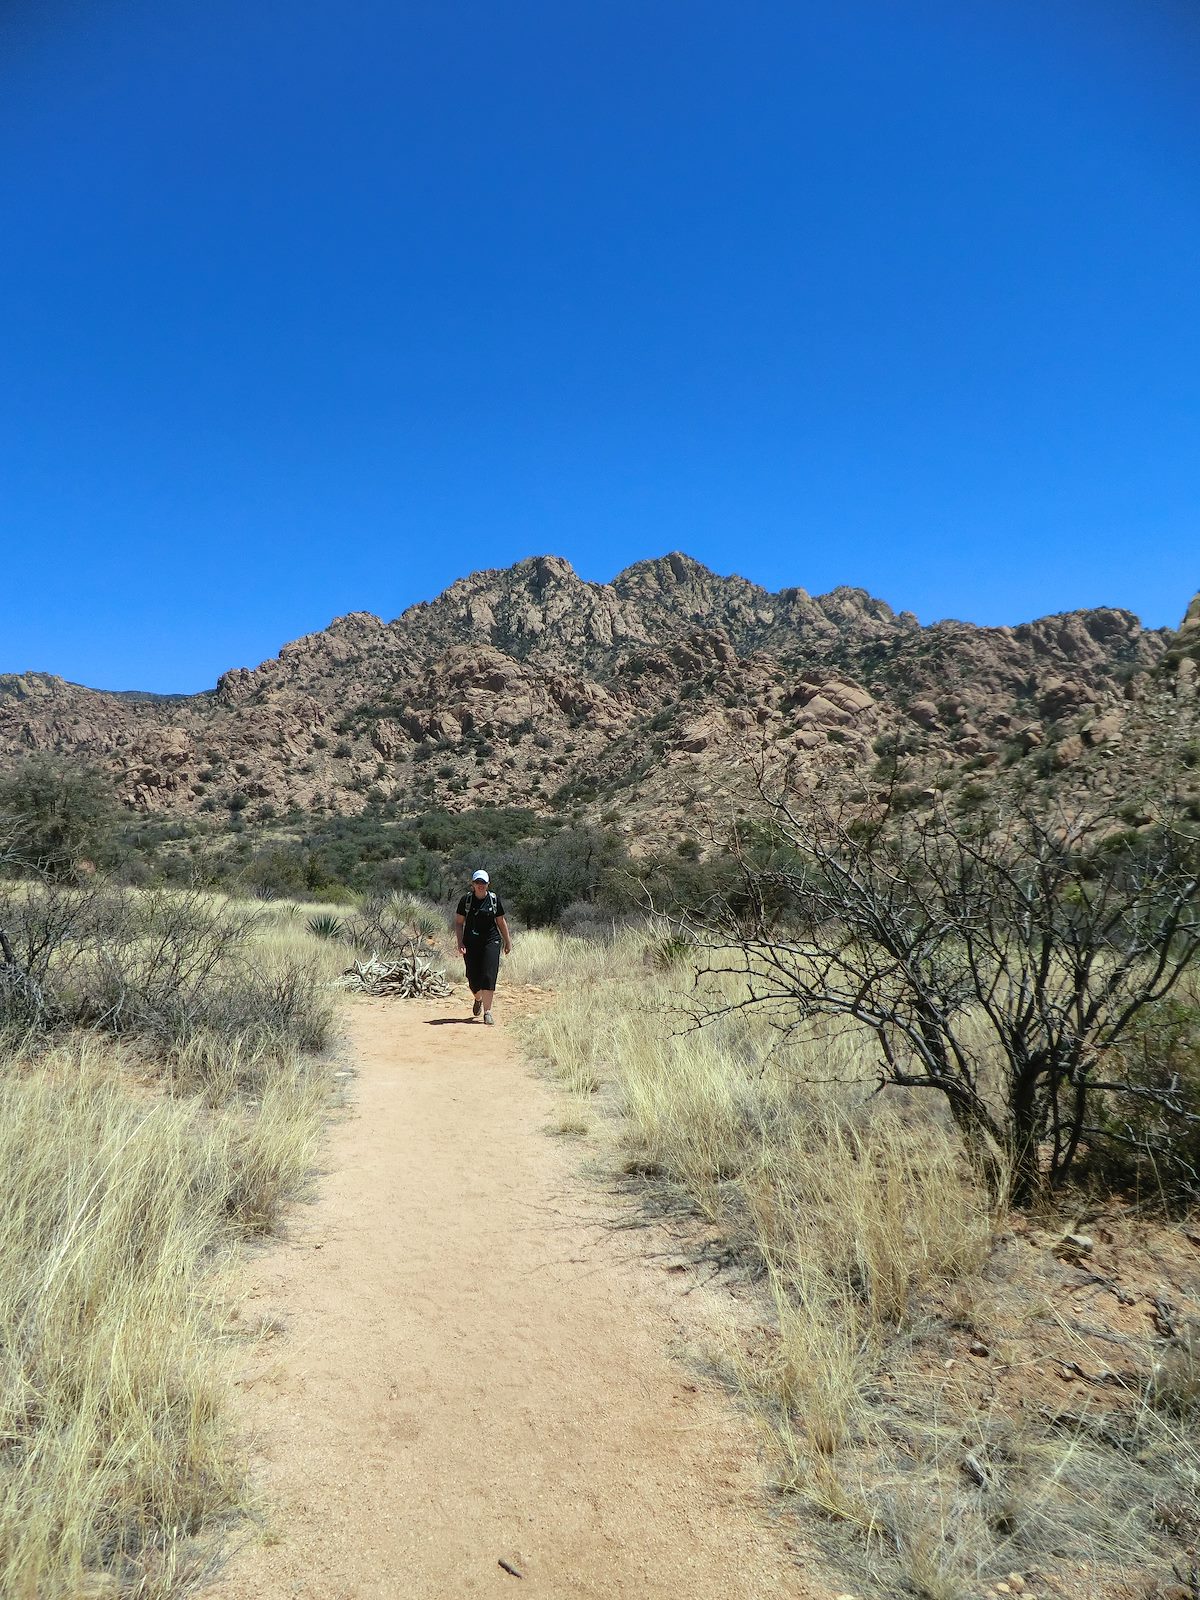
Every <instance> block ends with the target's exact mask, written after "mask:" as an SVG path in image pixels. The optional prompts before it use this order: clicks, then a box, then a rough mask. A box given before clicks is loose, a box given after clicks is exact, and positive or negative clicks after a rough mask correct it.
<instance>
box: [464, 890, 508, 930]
mask: <svg viewBox="0 0 1200 1600" xmlns="http://www.w3.org/2000/svg"><path fill="white" fill-rule="evenodd" d="M456 915H457V916H460V917H463V918H465V919H466V920H465V926H464V927H463V934H464V936H465V937H466V938H468V939H499V937H500V934H499V931H498V930H497V928H496V918H497V917H502V916H503V915H504V902H503V900H501V898H500V896H499V895H498V894H492V893H491V892H490V891H489V892H488V893H487V894H485V895H483V896H482V897H480V898H479V899H477V898H476V896H475V891H474V890H473V889H471V890H468V891H467V893H466V894H465V895H463V897H462V899H461V900H460V901H459V902H458V909H457V912H456Z"/></svg>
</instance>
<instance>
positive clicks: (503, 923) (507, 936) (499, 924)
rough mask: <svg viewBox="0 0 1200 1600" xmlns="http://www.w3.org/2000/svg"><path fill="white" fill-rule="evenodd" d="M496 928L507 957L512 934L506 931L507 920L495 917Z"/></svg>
mask: <svg viewBox="0 0 1200 1600" xmlns="http://www.w3.org/2000/svg"><path fill="white" fill-rule="evenodd" d="M496 926H497V927H498V928H499V929H500V937H501V938H502V939H503V940H504V954H505V955H508V953H509V951H510V950H511V949H512V934H511V933H509V931H508V918H507V917H497V918H496Z"/></svg>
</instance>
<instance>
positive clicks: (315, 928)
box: [308, 911, 346, 939]
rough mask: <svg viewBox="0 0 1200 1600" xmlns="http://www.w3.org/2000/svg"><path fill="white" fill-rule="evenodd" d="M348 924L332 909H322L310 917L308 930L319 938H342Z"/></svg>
mask: <svg viewBox="0 0 1200 1600" xmlns="http://www.w3.org/2000/svg"><path fill="white" fill-rule="evenodd" d="M345 926H346V924H345V923H344V922H343V921H342V919H341V917H335V916H334V914H333V912H332V911H321V912H318V914H317V915H316V916H315V917H309V919H308V931H309V933H311V934H314V935H315V936H316V937H317V938H318V939H340V938H341V936H342V933H343V931H344V930H345Z"/></svg>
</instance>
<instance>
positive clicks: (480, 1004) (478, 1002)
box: [471, 1000, 483, 1017]
mask: <svg viewBox="0 0 1200 1600" xmlns="http://www.w3.org/2000/svg"><path fill="white" fill-rule="evenodd" d="M482 1010H483V1001H482V1000H476V1002H475V1004H474V1005H473V1006H472V1007H471V1015H472V1016H473V1017H477V1016H478V1015H479V1013H480V1012H481V1011H482Z"/></svg>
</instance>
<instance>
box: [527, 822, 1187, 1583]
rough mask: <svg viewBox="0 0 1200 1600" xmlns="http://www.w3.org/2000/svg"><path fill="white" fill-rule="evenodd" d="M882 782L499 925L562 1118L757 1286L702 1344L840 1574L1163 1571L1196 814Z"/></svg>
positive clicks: (1181, 1396)
mask: <svg viewBox="0 0 1200 1600" xmlns="http://www.w3.org/2000/svg"><path fill="white" fill-rule="evenodd" d="M889 799H890V794H888V793H885V794H884V796H883V798H882V801H881V802H878V803H876V804H875V805H874V806H873V807H865V806H863V805H861V804H860V805H859V806H858V808H857V810H856V811H855V812H853V813H850V812H848V811H847V810H845V809H841V808H838V809H834V808H831V807H829V806H826V805H825V804H824V802H823V800H822V798H821V796H820V795H819V794H818V795H815V796H814V795H809V796H807V797H806V798H805V800H804V801H803V805H804V810H803V813H801V811H800V810H799V806H800V804H801V802H800V801H799V800H797V799H796V798H795V797H793V798H792V800H791V801H782V802H780V803H779V804H778V805H777V806H776V807H775V808H774V810H773V811H772V810H770V809H767V810H766V811H760V812H759V813H758V815H757V818H756V820H755V821H754V822H753V823H747V822H745V821H742V822H739V823H738V824H737V825H736V826H735V828H734V830H733V833H732V835H731V836H730V837H729V841H728V845H729V851H730V854H731V856H732V857H733V858H734V859H736V861H737V863H738V866H739V872H740V883H739V885H738V886H737V887H736V889H735V890H734V891H733V892H730V891H729V890H728V889H722V888H721V887H720V886H718V887H717V888H716V889H715V890H714V892H713V894H712V895H711V896H709V897H708V898H707V899H705V900H703V901H702V902H699V903H697V904H694V905H693V906H692V907H691V908H690V912H689V913H687V914H683V913H680V914H677V915H675V916H671V917H662V918H660V919H659V920H658V921H657V922H656V923H655V924H652V925H651V927H650V928H649V929H647V928H646V927H645V926H643V927H633V926H625V927H623V928H622V927H618V926H616V925H615V924H614V925H613V927H612V929H611V931H610V933H609V935H608V937H607V938H597V937H596V936H595V934H594V933H593V935H592V937H591V938H584V939H579V938H576V939H571V938H564V937H562V936H561V935H551V934H545V935H540V936H539V935H526V936H525V938H524V939H523V940H522V941H521V943H520V944H519V945H518V949H517V955H516V956H515V958H514V961H513V963H512V964H511V965H510V973H511V974H512V975H513V976H515V975H516V974H517V973H518V972H521V973H523V974H524V975H525V976H526V977H527V978H528V979H529V980H530V981H533V982H536V983H541V984H544V985H547V986H549V987H551V988H552V989H553V990H554V991H555V992H556V996H557V998H556V1000H555V1002H554V1003H553V1005H551V1006H550V1007H549V1008H548V1009H546V1010H545V1011H543V1012H542V1013H541V1014H539V1015H538V1016H537V1017H536V1018H535V1019H534V1020H533V1021H532V1022H531V1023H530V1024H529V1034H530V1040H531V1044H532V1046H533V1048H534V1049H535V1050H536V1052H537V1053H538V1055H539V1056H540V1057H541V1059H542V1060H543V1061H544V1062H545V1063H546V1066H547V1070H548V1071H549V1072H551V1073H552V1074H553V1075H554V1076H555V1077H556V1078H557V1079H558V1081H559V1082H560V1083H561V1084H562V1086H563V1088H564V1090H565V1091H566V1092H567V1093H568V1094H569V1096H570V1097H571V1110H570V1111H569V1113H567V1114H566V1115H564V1117H563V1119H562V1129H561V1131H563V1132H571V1133H577V1134H589V1135H591V1136H592V1137H593V1139H594V1140H595V1141H596V1143H597V1146H598V1148H599V1149H600V1150H602V1151H603V1152H604V1160H605V1161H606V1163H607V1164H608V1169H609V1170H610V1172H612V1173H613V1174H614V1175H615V1177H616V1179H617V1181H618V1182H619V1183H620V1184H621V1185H622V1186H623V1187H624V1189H625V1190H626V1192H627V1193H630V1194H632V1195H633V1196H634V1197H635V1198H636V1199H637V1201H638V1202H639V1203H641V1204H644V1205H645V1207H646V1213H647V1215H648V1217H650V1218H657V1219H659V1220H660V1221H661V1219H662V1218H663V1217H664V1216H668V1217H671V1218H673V1219H674V1224H673V1225H674V1226H675V1227H676V1228H677V1231H678V1233H679V1236H680V1237H681V1238H682V1239H684V1240H686V1241H688V1242H689V1247H690V1248H691V1250H692V1251H693V1254H694V1260H695V1263H696V1264H697V1265H700V1264H702V1263H705V1264H707V1265H708V1266H709V1267H710V1268H711V1269H712V1270H714V1271H715V1272H718V1273H721V1274H724V1275H726V1278H727V1280H729V1281H733V1282H742V1283H744V1282H747V1281H748V1282H749V1283H750V1284H752V1285H753V1293H752V1295H751V1298H750V1300H749V1302H746V1301H744V1300H738V1301H735V1300H732V1299H731V1300H730V1302H729V1304H730V1309H731V1312H733V1313H736V1314H733V1315H731V1317H730V1322H729V1328H728V1332H727V1336H726V1338H725V1340H724V1341H723V1343H721V1344H720V1345H719V1347H717V1348H714V1349H710V1350H708V1351H706V1352H705V1353H704V1357H703V1359H704V1360H705V1362H706V1364H707V1365H708V1366H709V1367H710V1369H711V1370H713V1371H715V1372H717V1373H719V1374H720V1375H721V1376H722V1377H723V1378H724V1379H725V1380H726V1381H727V1382H728V1383H729V1384H730V1386H731V1388H733V1389H734V1390H735V1391H736V1392H737V1393H738V1394H739V1395H740V1396H741V1397H742V1399H743V1401H744V1403H746V1404H747V1405H749V1406H750V1407H751V1408H752V1409H753V1411H754V1413H755V1414H756V1415H757V1416H759V1417H760V1418H761V1419H762V1422H763V1425H764V1429H765V1431H766V1433H767V1436H768V1437H769V1439H770V1456H771V1460H772V1462H773V1469H772V1470H773V1478H774V1482H775V1484H776V1487H777V1490H778V1492H779V1495H780V1497H781V1503H784V1504H787V1505H791V1506H793V1507H798V1508H803V1511H804V1513H805V1525H806V1527H807V1528H808V1529H809V1531H810V1533H811V1534H812V1536H814V1537H815V1538H816V1539H817V1540H818V1542H819V1543H820V1544H822V1545H823V1546H824V1548H825V1550H826V1552H827V1554H828V1557H829V1559H830V1560H832V1561H833V1562H835V1563H837V1564H839V1565H840V1566H841V1567H842V1569H843V1570H844V1572H845V1575H846V1584H847V1587H848V1588H853V1589H858V1590H860V1591H861V1588H862V1586H864V1585H865V1586H866V1588H867V1592H870V1593H897V1594H904V1593H907V1594H913V1595H918V1596H922V1597H924V1600H976V1597H978V1596H982V1595H984V1594H986V1593H989V1592H996V1593H1000V1592H1003V1591H993V1590H991V1589H990V1585H993V1584H997V1583H1005V1584H1006V1585H1007V1586H1008V1587H1009V1589H1011V1590H1019V1589H1020V1588H1021V1587H1022V1586H1024V1587H1026V1588H1029V1589H1031V1590H1036V1591H1037V1592H1044V1590H1043V1586H1044V1587H1045V1589H1047V1590H1048V1589H1050V1588H1051V1587H1052V1586H1053V1587H1054V1588H1055V1590H1056V1591H1057V1590H1058V1589H1063V1590H1065V1591H1066V1592H1068V1593H1076V1594H1079V1595H1081V1596H1082V1595H1089V1596H1090V1595H1101V1594H1110V1593H1111V1594H1117V1593H1120V1594H1121V1595H1126V1594H1133V1593H1137V1594H1142V1593H1145V1594H1146V1595H1150V1594H1156V1595H1157V1594H1159V1593H1161V1592H1167V1591H1165V1590H1160V1588H1159V1587H1158V1585H1160V1584H1163V1583H1165V1584H1174V1586H1175V1587H1174V1589H1172V1590H1171V1591H1170V1592H1172V1593H1178V1594H1179V1595H1181V1596H1191V1595H1194V1594H1196V1593H1198V1592H1200V1588H1198V1586H1197V1585H1198V1580H1197V1573H1196V1568H1195V1557H1194V1555H1193V1554H1192V1553H1191V1552H1192V1551H1193V1550H1194V1546H1195V1542H1196V1540H1197V1538H1198V1537H1200V1518H1198V1516H1197V1511H1196V1507H1197V1504H1200V1498H1198V1491H1200V1453H1198V1452H1197V1449H1196V1445H1195V1428H1196V1422H1197V1418H1198V1415H1200V1413H1198V1412H1197V1405H1198V1404H1200V1389H1198V1384H1197V1379H1198V1372H1200V1369H1198V1367H1197V1350H1198V1349H1200V1342H1198V1330H1200V1320H1198V1316H1200V1278H1198V1274H1197V1269H1196V1255H1195V1251H1196V1237H1197V1236H1196V1233H1195V1230H1194V1225H1193V1224H1192V1222H1191V1221H1190V1220H1189V1219H1190V1218H1191V1217H1192V1216H1194V1210H1195V1204H1196V1200H1197V1196H1198V1194H1200V1189H1198V1186H1197V1169H1196V1149H1197V1147H1196V1129H1197V1126H1198V1125H1200V1124H1198V1114H1200V1055H1198V1052H1197V1042H1198V1040H1200V1031H1198V1030H1200V969H1198V965H1197V963H1196V961H1195V957H1196V954H1197V949H1196V946H1197V938H1198V930H1197V918H1196V905H1197V888H1198V885H1197V859H1196V839H1195V836H1194V830H1191V831H1189V830H1188V829H1186V828H1176V827H1175V826H1174V824H1173V823H1172V822H1171V821H1170V819H1169V818H1167V819H1164V818H1162V811H1163V808H1161V807H1160V822H1159V824H1158V825H1157V826H1156V827H1154V828H1150V829H1146V830H1144V831H1143V832H1141V833H1135V834H1131V833H1130V831H1129V830H1128V829H1127V828H1125V829H1121V828H1117V827H1115V826H1112V825H1111V824H1112V822H1113V819H1112V818H1111V817H1104V816H1102V815H1099V814H1097V813H1096V812H1092V813H1089V814H1085V815H1082V816H1080V815H1079V814H1076V816H1075V817H1074V819H1073V820H1072V819H1067V818H1065V817H1063V816H1055V815H1054V814H1053V813H1051V812H1034V811H1032V810H1031V809H1030V808H1029V807H1027V806H1023V805H1021V804H1020V803H1018V802H1017V800H1016V799H1015V798H1014V804H1013V806H1012V808H1011V809H1010V810H1008V811H1006V812H1005V813H1004V814H1003V815H996V814H991V815H985V816H984V817H982V818H980V817H975V816H972V818H971V819H970V820H969V821H964V820H963V817H962V814H961V813H959V814H957V815H955V816H947V815H946V814H945V813H944V812H943V813H939V812H938V811H937V810H936V808H926V809H925V810H924V811H923V813H922V814H921V815H919V816H917V817H915V818H914V815H913V813H912V812H911V811H910V809H909V808H908V807H907V806H905V805H903V804H901V805H900V806H898V807H894V806H890V805H889V804H888V801H889ZM747 1303H748V1304H749V1305H750V1306H751V1307H752V1310H751V1311H750V1312H749V1313H747V1312H746V1311H745V1306H746V1304H747ZM1013 1575H1015V1576H1013ZM1135 1581H1136V1582H1138V1583H1141V1585H1142V1587H1141V1588H1136V1587H1135V1588H1133V1589H1129V1588H1126V1587H1122V1585H1125V1584H1127V1583H1130V1582H1135Z"/></svg>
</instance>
